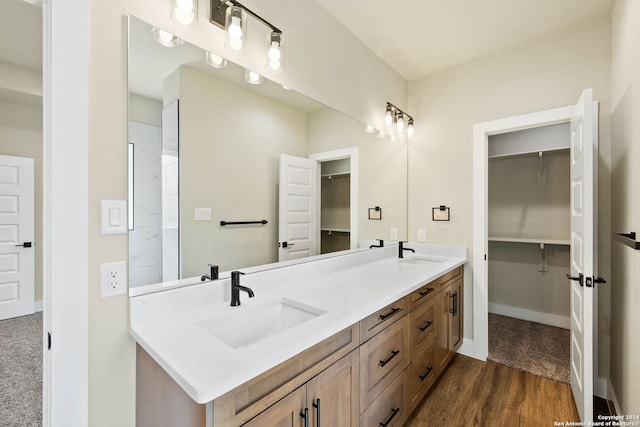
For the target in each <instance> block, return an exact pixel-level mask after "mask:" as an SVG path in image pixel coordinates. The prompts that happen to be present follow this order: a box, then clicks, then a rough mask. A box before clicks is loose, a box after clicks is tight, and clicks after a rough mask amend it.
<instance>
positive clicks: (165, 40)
mask: <svg viewBox="0 0 640 427" xmlns="http://www.w3.org/2000/svg"><path fill="white" fill-rule="evenodd" d="M151 31H152V32H153V38H154V39H155V41H157V42H158V43H160V44H161V45H162V46H165V47H173V46H176V45H178V44H180V43H182V40H180V39H179V38H178V37H176V36H174V35H173V34H171V33H170V32H168V31H165V30H162V29H160V28H156V27H153V28H152V29H151Z"/></svg>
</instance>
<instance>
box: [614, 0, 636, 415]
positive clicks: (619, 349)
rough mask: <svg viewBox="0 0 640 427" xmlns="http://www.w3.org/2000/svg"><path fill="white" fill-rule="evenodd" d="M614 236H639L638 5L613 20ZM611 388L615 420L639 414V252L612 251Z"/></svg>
mask: <svg viewBox="0 0 640 427" xmlns="http://www.w3.org/2000/svg"><path fill="white" fill-rule="evenodd" d="M612 21H613V34H612V42H613V43H612V68H611V72H612V80H611V82H612V83H611V98H612V110H613V117H612V138H611V139H612V148H611V157H612V176H611V193H612V206H611V216H612V221H611V222H612V232H614V233H628V232H629V231H635V232H639V233H640V214H639V212H640V197H639V195H640V122H639V121H638V111H639V110H640V56H638V40H640V3H639V2H637V1H635V0H618V1H617V2H616V4H615V8H614V11H613V14H612ZM611 271H612V276H611V280H610V284H609V285H608V286H610V288H611V307H612V310H611V384H612V386H613V389H614V392H615V395H616V396H617V400H618V403H619V405H620V406H619V407H618V408H616V410H617V411H618V413H619V414H638V413H640V399H639V398H638V396H640V368H639V364H638V354H640V335H639V334H638V330H639V329H640V310H638V307H640V292H639V280H638V275H639V274H640V251H637V250H633V249H631V248H629V247H627V246H624V245H622V244H621V243H619V242H613V243H612V246H611Z"/></svg>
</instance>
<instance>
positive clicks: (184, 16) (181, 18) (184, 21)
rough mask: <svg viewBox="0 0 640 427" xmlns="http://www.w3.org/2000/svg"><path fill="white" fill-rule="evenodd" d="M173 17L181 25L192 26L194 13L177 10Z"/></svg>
mask: <svg viewBox="0 0 640 427" xmlns="http://www.w3.org/2000/svg"><path fill="white" fill-rule="evenodd" d="M171 17H172V18H173V19H174V20H175V21H176V22H177V23H178V24H181V25H190V24H191V23H192V22H193V20H194V18H195V17H194V15H193V12H191V11H186V10H182V9H179V8H177V7H176V8H175V10H174V11H173V14H172V15H171Z"/></svg>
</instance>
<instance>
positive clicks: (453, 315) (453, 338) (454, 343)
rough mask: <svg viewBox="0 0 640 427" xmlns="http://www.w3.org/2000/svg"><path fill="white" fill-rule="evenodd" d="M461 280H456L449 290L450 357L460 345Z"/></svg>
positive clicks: (461, 319)
mask: <svg viewBox="0 0 640 427" xmlns="http://www.w3.org/2000/svg"><path fill="white" fill-rule="evenodd" d="M462 284H463V282H462V279H458V280H456V281H455V282H454V283H452V284H451V286H450V288H449V299H450V301H449V303H450V305H451V309H450V311H449V352H450V353H451V355H450V356H451V357H453V355H454V354H455V353H456V351H458V348H460V345H461V344H462V321H463V318H462V313H463V310H462Z"/></svg>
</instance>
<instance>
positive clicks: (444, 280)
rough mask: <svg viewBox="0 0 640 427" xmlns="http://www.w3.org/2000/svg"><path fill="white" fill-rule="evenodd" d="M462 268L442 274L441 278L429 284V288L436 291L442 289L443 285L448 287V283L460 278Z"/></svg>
mask: <svg viewBox="0 0 640 427" xmlns="http://www.w3.org/2000/svg"><path fill="white" fill-rule="evenodd" d="M462 268H463V267H462V266H460V267H457V268H454V269H453V270H451V271H450V272H448V273H444V274H443V275H442V276H440V277H438V278H437V279H436V280H434V281H433V282H431V283H429V285H430V286H431V287H434V288H436V289H442V288H443V287H444V286H445V285H449V282H450V281H451V280H453V279H457V278H458V277H460V276H462Z"/></svg>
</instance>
